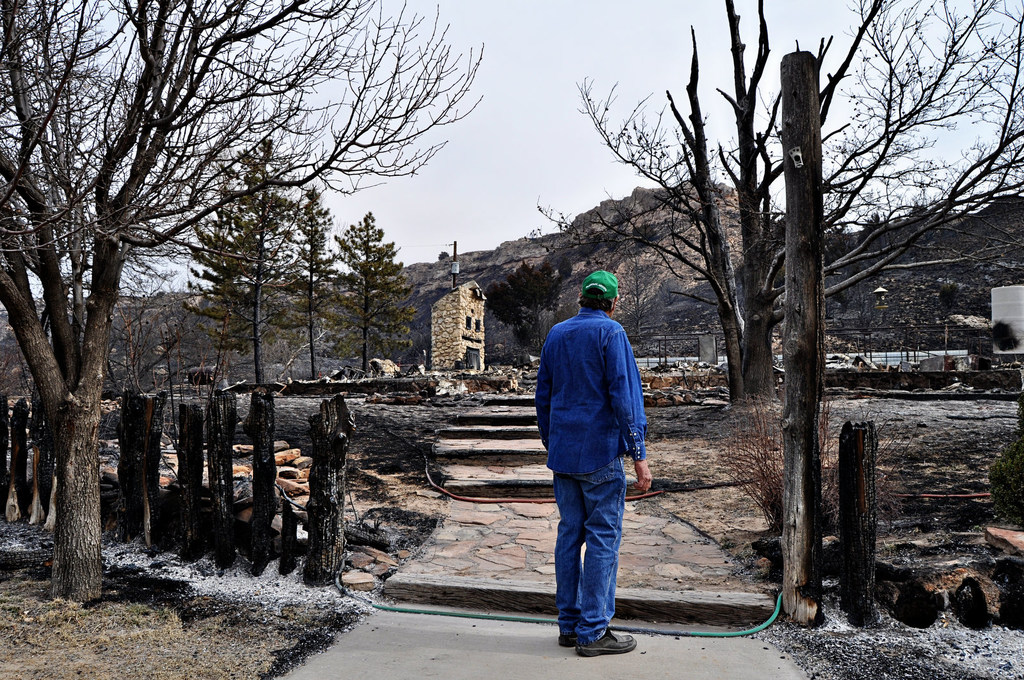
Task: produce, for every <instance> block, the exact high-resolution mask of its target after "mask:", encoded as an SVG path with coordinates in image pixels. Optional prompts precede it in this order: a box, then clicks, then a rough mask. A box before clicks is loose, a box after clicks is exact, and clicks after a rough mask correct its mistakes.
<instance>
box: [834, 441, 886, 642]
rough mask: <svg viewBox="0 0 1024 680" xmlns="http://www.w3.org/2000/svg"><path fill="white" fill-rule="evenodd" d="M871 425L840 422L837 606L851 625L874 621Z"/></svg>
mask: <svg viewBox="0 0 1024 680" xmlns="http://www.w3.org/2000/svg"><path fill="white" fill-rule="evenodd" d="M877 452H878V436H877V435H876V434H875V424H874V423H872V422H866V423H850V422H847V423H844V424H843V429H842V431H841V432H840V434H839V539H840V543H841V544H842V551H843V559H842V560H841V562H840V564H841V566H840V571H839V591H840V595H839V597H840V607H841V608H842V610H843V611H844V612H846V617H847V619H848V620H849V621H850V623H851V624H852V625H854V626H864V625H866V624H868V623H871V622H872V621H874V619H875V528H876V518H877V509H876V508H877V505H876V502H875V456H876V454H877Z"/></svg>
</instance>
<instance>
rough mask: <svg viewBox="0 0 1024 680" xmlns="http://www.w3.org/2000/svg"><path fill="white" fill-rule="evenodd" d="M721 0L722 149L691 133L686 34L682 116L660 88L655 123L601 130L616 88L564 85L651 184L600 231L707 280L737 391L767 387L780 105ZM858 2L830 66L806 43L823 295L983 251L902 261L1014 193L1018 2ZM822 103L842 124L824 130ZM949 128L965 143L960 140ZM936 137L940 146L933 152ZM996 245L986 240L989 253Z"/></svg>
mask: <svg viewBox="0 0 1024 680" xmlns="http://www.w3.org/2000/svg"><path fill="white" fill-rule="evenodd" d="M724 7H725V12H726V16H727V19H728V23H729V29H730V30H729V36H730V37H729V48H730V51H731V58H732V65H733V82H732V85H731V87H728V88H727V87H722V88H720V89H718V90H717V92H718V93H719V94H720V95H721V96H722V97H724V98H725V100H726V102H727V103H728V106H729V108H730V109H731V110H732V112H733V117H734V122H735V134H736V137H735V139H734V141H733V142H731V143H730V144H728V145H726V144H725V143H719V144H717V145H715V144H714V143H713V142H712V141H710V140H708V139H707V137H706V135H705V120H706V119H705V114H704V111H703V109H702V105H701V103H702V99H701V91H700V88H699V84H700V80H699V76H700V63H699V59H698V46H697V37H696V35H695V34H694V33H693V31H692V30H691V39H692V41H693V53H692V60H691V64H690V78H689V82H688V84H687V86H686V103H685V105H684V106H677V103H676V101H675V99H674V98H673V97H672V95H671V93H666V96H667V99H668V104H667V107H666V109H664V110H662V111H661V112H660V113H657V114H648V111H647V107H646V101H645V102H641V103H640V104H639V105H637V106H636V107H635V108H634V109H633V110H632V112H631V113H630V114H628V115H627V116H626V118H625V120H624V121H622V122H621V123H614V122H613V121H612V119H611V114H610V111H611V109H612V105H613V103H614V91H613V92H612V93H611V94H610V95H609V96H607V97H604V98H598V97H595V96H594V95H593V93H592V91H593V86H592V84H591V83H590V82H585V83H583V84H582V85H581V87H580V90H581V95H582V99H583V105H584V111H585V113H586V114H587V116H588V117H589V118H590V120H591V122H592V123H593V124H594V126H595V128H596V129H597V131H598V133H599V135H600V136H601V139H602V141H603V142H604V144H605V145H606V146H607V147H608V148H609V149H610V150H611V151H612V152H613V153H614V154H615V156H616V157H617V158H618V159H619V160H620V161H621V162H623V163H625V164H627V165H629V166H631V167H632V168H633V169H634V170H636V172H637V173H638V175H639V176H641V177H642V178H644V179H646V180H649V181H651V182H653V183H655V184H656V185H657V186H658V187H659V188H660V190H661V191H660V193H659V194H658V195H659V196H660V198H661V201H660V205H657V206H653V207H652V206H641V205H638V206H635V209H633V210H632V211H631V212H630V213H629V214H626V215H622V216H619V217H616V218H612V219H602V220H600V221H599V224H598V225H597V229H598V231H599V233H601V234H602V235H603V237H605V238H610V239H614V240H629V241H634V242H639V243H643V244H645V245H647V246H649V247H652V248H654V249H655V250H657V251H658V252H659V253H661V254H662V256H663V258H665V260H666V261H667V262H668V263H669V264H670V265H672V266H674V267H686V268H690V269H693V270H695V271H696V272H697V273H698V274H699V275H700V276H702V277H704V278H705V279H707V281H708V282H709V283H710V285H711V288H712V290H713V291H714V299H713V300H708V302H710V303H712V304H715V305H717V308H718V313H719V317H720V319H721V322H722V327H723V330H724V334H725V339H726V352H727V356H728V360H729V385H730V392H731V395H732V397H733V398H734V399H737V398H741V397H743V396H744V395H745V394H751V395H759V394H760V395H763V394H769V393H772V392H773V390H774V379H773V377H772V365H771V361H772V352H771V334H772V330H773V328H774V327H775V326H776V325H777V324H778V323H779V322H780V321H781V320H782V314H783V313H782V305H781V299H782V295H783V293H784V289H783V285H782V283H783V282H782V280H781V272H783V270H784V248H783V238H782V235H783V228H784V223H783V219H782V214H781V211H782V206H780V205H779V200H780V199H781V197H780V196H779V194H780V193H781V192H780V191H779V188H778V185H777V180H778V179H779V177H780V176H781V173H782V157H783V149H782V147H781V144H780V142H779V134H778V129H777V117H778V111H779V97H778V95H776V94H768V93H766V92H765V91H764V90H765V88H764V79H765V74H766V73H767V72H768V69H769V66H770V65H771V63H772V62H771V60H770V55H771V50H770V45H769V39H768V25H767V21H766V19H765V14H764V3H763V1H760V2H759V3H758V35H757V44H756V53H755V54H754V55H753V57H752V59H750V60H749V61H748V60H746V59H745V56H746V47H747V46H746V44H745V43H744V41H743V38H742V36H741V33H740V16H739V14H738V13H737V11H736V7H735V3H734V2H733V0H724ZM857 10H858V21H857V24H856V26H855V27H854V29H853V30H852V31H851V36H852V37H851V39H850V42H849V45H848V47H847V49H846V50H845V52H843V53H842V54H840V57H839V59H838V61H835V62H834V63H833V62H831V61H829V60H828V59H827V57H828V56H829V52H830V48H831V46H832V41H831V39H829V41H827V42H825V41H822V44H821V45H820V47H819V50H818V64H819V67H820V68H821V67H831V68H832V69H833V70H831V72H830V73H829V74H828V75H827V77H826V78H823V83H824V85H823V87H822V90H821V93H820V101H821V110H820V115H821V121H822V125H823V136H824V141H825V148H824V154H825V177H824V188H825V192H826V196H825V209H826V214H825V229H826V233H827V235H828V237H829V240H830V244H831V249H830V252H829V253H828V258H829V259H828V261H827V262H826V273H827V275H828V276H829V277H830V278H829V279H828V283H827V290H826V292H827V294H829V295H831V294H835V293H837V292H839V291H842V290H844V289H846V288H848V287H850V286H853V285H855V284H857V283H858V282H859V281H863V280H864V279H866V278H868V277H871V276H874V275H876V274H878V273H879V272H882V271H885V270H888V269H893V268H898V267H907V266H921V265H923V264H928V263H934V262H935V261H936V260H937V259H939V260H943V259H944V260H948V259H950V258H962V257H980V256H983V255H985V254H987V253H986V252H984V251H985V249H984V248H981V249H979V250H976V251H975V252H973V253H970V254H964V253H943V254H940V255H938V256H937V257H930V256H929V257H924V258H915V260H916V261H914V262H909V261H908V260H907V258H906V257H905V255H906V254H907V253H908V251H910V250H911V249H912V248H914V247H915V246H916V245H917V244H918V243H919V242H920V241H921V238H922V237H923V236H924V235H925V234H927V233H928V232H930V231H933V230H936V229H941V228H950V229H952V228H956V225H957V224H958V223H959V222H960V221H961V220H962V219H963V217H964V216H965V215H969V214H971V213H972V212H974V211H977V210H978V209H979V208H981V207H982V206H984V205H986V204H988V203H990V202H991V201H993V200H995V199H998V198H1000V197H1003V196H1009V195H1014V194H1016V193H1019V192H1020V189H1021V188H1022V186H1024V172H1022V169H1024V143H1022V142H1024V114H1022V112H1024V101H1022V95H1024V92H1022V87H1024V83H1022V82H1021V65H1022V59H1024V35H1022V27H1024V21H1022V16H1021V15H1022V9H1021V8H1020V7H1019V6H1018V7H1016V8H1013V9H1008V8H1007V6H1006V5H1005V4H1004V3H1003V2H1001V1H1000V0H980V1H979V2H975V3H972V6H971V7H970V8H969V10H967V11H961V10H959V9H958V8H957V7H956V6H955V3H953V2H944V1H937V2H932V3H922V2H915V1H913V0H860V2H859V4H858V6H857ZM761 103H764V104H765V107H764V108H763V109H761V108H759V107H760V104H761ZM837 105H842V106H843V107H844V109H848V115H844V116H843V117H842V119H841V120H839V121H836V122H834V123H833V121H832V118H837V117H838V116H835V115H833V116H831V117H830V112H831V111H832V110H833V107H836V106H837ZM844 113H845V111H844ZM826 123H827V125H826ZM964 129H967V130H969V131H970V132H969V133H968V134H969V138H967V139H964V138H963V137H962V136H958V135H962V130H964ZM939 142H944V143H946V144H949V143H951V142H952V143H954V144H956V146H955V147H953V150H952V151H949V150H943V148H940V147H939ZM944 148H948V147H944ZM786 153H797V150H786ZM726 181H727V182H728V184H729V185H730V186H731V191H732V192H734V196H732V197H730V198H734V200H735V202H736V205H737V206H738V212H739V231H740V234H739V236H740V243H741V246H742V247H741V248H740V249H739V252H736V251H735V249H730V247H729V240H728V234H727V231H726V223H725V221H724V220H723V217H722V206H723V201H724V198H725V193H726V191H727V190H726V189H725V188H724V182H726ZM666 214H668V215H676V216H678V217H668V218H666V217H665V215H666ZM577 227H580V225H577ZM591 228H592V227H591ZM995 250H996V244H993V248H992V249H991V250H990V251H989V252H990V253H991V252H995Z"/></svg>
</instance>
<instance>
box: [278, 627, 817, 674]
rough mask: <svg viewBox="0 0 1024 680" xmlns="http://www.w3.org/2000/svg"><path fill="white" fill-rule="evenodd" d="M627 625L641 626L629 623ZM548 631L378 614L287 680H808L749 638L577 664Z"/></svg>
mask: <svg viewBox="0 0 1024 680" xmlns="http://www.w3.org/2000/svg"><path fill="white" fill-rule="evenodd" d="M628 625H630V626H642V624H640V623H638V622H636V621H629V622H628ZM557 634H558V631H557V629H556V628H555V627H554V626H550V625H545V624H535V623H511V622H504V621H485V620H479V619H457V618H450V617H441V616H426V615H422V614H400V613H393V612H377V613H375V614H373V615H372V616H370V617H369V618H368V619H367V620H366V621H364V622H363V623H361V624H360V625H359V626H357V627H356V628H355V629H354V630H352V631H350V632H348V633H345V634H343V635H342V636H341V637H340V638H339V643H338V644H336V645H334V646H333V647H332V648H331V649H329V650H328V651H326V652H324V653H323V654H320V655H318V656H316V657H314V658H313V659H311V660H310V661H309V662H308V663H307V664H306V665H304V666H303V667H302V668H299V669H297V670H295V671H294V672H292V673H290V674H288V675H286V676H284V677H285V678H289V679H290V680H333V679H335V678H337V679H338V680H341V679H345V680H348V679H349V678H373V679H374V680H410V679H411V678H441V679H443V680H479V679H480V678H487V679H488V680H505V679H508V680H512V679H516V680H520V679H523V680H575V679H580V680H584V679H585V680H594V678H628V680H653V679H654V678H658V679H659V680H660V679H663V678H670V677H671V678H681V679H686V680H766V679H770V680H806V678H807V675H806V674H805V673H804V672H803V671H801V670H800V669H799V668H798V667H797V666H796V665H795V664H794V663H793V662H792V660H791V659H790V658H789V657H788V655H785V654H782V653H780V652H779V650H777V649H775V648H774V647H772V646H771V645H769V644H767V643H765V642H762V641H760V640H755V639H752V638H675V637H669V636H664V635H658V636H652V635H635V636H634V637H636V638H637V642H638V644H637V648H636V650H634V651H633V652H630V653H629V654H621V655H617V656H603V657H596V658H589V659H588V658H583V657H580V656H577V655H576V652H575V650H574V649H572V648H564V647H559V646H558V644H557V643H556V637H557Z"/></svg>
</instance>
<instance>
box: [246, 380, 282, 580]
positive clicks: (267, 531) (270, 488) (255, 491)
mask: <svg viewBox="0 0 1024 680" xmlns="http://www.w3.org/2000/svg"><path fill="white" fill-rule="evenodd" d="M250 403H251V405H250V407H249V416H248V418H246V420H245V427H246V433H247V434H248V435H249V438H250V439H251V440H252V496H253V506H252V521H251V522H250V523H249V527H250V529H251V534H252V539H251V544H250V549H249V560H250V562H251V563H252V573H253V575H254V576H259V575H260V574H262V573H263V570H264V569H266V568H267V564H269V563H270V559H271V557H272V553H273V551H274V537H273V528H272V527H271V524H272V523H273V521H274V515H276V514H277V488H276V487H275V486H274V482H275V481H277V463H276V462H275V460H274V395H273V394H270V393H269V392H267V390H265V389H263V388H260V389H257V390H256V391H254V392H253V393H252V397H251V402H250Z"/></svg>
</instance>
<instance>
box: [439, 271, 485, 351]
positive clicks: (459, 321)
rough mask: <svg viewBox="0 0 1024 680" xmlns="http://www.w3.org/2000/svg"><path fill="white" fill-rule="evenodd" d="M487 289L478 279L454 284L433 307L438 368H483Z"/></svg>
mask: <svg viewBox="0 0 1024 680" xmlns="http://www.w3.org/2000/svg"><path fill="white" fill-rule="evenodd" d="M485 300H486V298H485V297H484V291H483V290H482V289H481V288H480V286H479V285H478V284H477V282H476V281H470V282H468V283H464V284H462V285H461V286H457V287H456V288H453V289H452V290H451V291H450V292H448V293H447V294H446V295H445V296H444V297H442V298H441V299H440V300H438V301H437V302H435V303H434V304H433V306H432V307H431V308H430V353H431V365H432V367H433V368H434V369H435V370H446V369H460V370H476V371H482V370H483V368H484V301H485Z"/></svg>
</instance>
